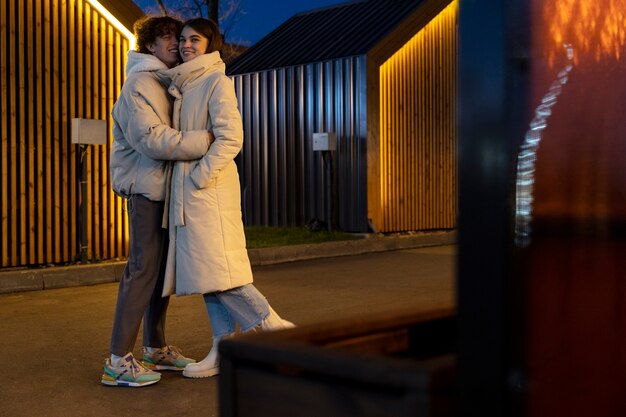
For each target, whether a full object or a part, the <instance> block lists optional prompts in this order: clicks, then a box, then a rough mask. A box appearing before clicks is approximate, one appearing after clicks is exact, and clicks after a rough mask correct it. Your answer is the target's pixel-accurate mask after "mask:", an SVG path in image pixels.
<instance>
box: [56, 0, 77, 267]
mask: <svg viewBox="0 0 626 417" xmlns="http://www.w3.org/2000/svg"><path fill="white" fill-rule="evenodd" d="M67 7H68V0H61V1H60V3H59V26H57V28H58V29H59V36H60V39H59V41H60V42H59V43H60V50H59V58H60V59H59V64H60V66H59V75H60V82H61V88H60V90H59V98H60V103H61V109H60V114H59V120H58V122H59V142H58V146H59V150H60V158H61V160H60V161H59V176H60V191H61V192H60V195H59V197H58V198H59V200H58V203H59V214H60V216H61V217H60V219H59V220H60V222H59V227H60V230H59V232H58V233H59V235H60V236H59V237H60V239H61V261H62V262H68V261H70V260H72V257H73V253H71V252H70V245H69V241H70V238H69V229H70V223H71V222H74V221H75V219H71V218H70V211H69V205H70V200H69V188H70V184H71V179H70V178H69V177H68V176H69V166H68V165H69V147H70V144H69V141H70V135H69V123H70V122H69V113H68V111H69V100H68V94H67V92H68V74H69V69H68V45H67V42H68V31H67Z"/></svg>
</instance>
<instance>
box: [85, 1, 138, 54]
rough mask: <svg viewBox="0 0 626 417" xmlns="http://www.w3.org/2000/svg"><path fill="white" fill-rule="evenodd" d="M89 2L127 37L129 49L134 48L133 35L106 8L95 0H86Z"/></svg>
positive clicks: (134, 40)
mask: <svg viewBox="0 0 626 417" xmlns="http://www.w3.org/2000/svg"><path fill="white" fill-rule="evenodd" d="M87 1H88V2H89V4H91V5H92V6H93V7H94V8H95V9H96V10H97V11H98V13H100V14H101V15H102V16H104V18H105V19H107V20H108V21H109V22H110V23H111V24H112V25H113V26H115V28H116V29H117V30H119V31H120V32H122V34H123V35H124V36H126V38H127V39H128V43H129V45H130V49H131V50H134V49H135V43H136V39H135V35H134V34H133V33H132V32H131V31H130V30H128V29H127V28H126V26H124V25H123V24H122V23H121V22H120V21H119V20H117V18H116V17H115V16H113V15H112V14H111V12H109V11H108V10H107V9H105V8H104V6H103V5H101V4H100V3H99V2H98V1H97V0H87Z"/></svg>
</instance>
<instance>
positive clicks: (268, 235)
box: [245, 226, 363, 249]
mask: <svg viewBox="0 0 626 417" xmlns="http://www.w3.org/2000/svg"><path fill="white" fill-rule="evenodd" d="M245 231H246V244H247V247H248V249H258V248H269V247H273V246H289V245H303V244H306V243H321V242H330V241H334V240H354V239H362V238H363V236H360V235H354V234H351V233H345V232H341V231H333V232H328V231H326V230H321V231H318V232H313V231H311V230H309V229H305V228H304V227H264V226H246V227H245Z"/></svg>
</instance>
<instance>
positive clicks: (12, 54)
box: [7, 3, 20, 263]
mask: <svg viewBox="0 0 626 417" xmlns="http://www.w3.org/2000/svg"><path fill="white" fill-rule="evenodd" d="M15 6H16V5H15V3H13V4H11V3H9V40H8V42H7V46H8V48H9V65H10V67H9V68H10V69H9V160H8V161H7V164H8V165H9V177H8V178H9V207H10V210H9V216H10V217H9V218H10V219H11V220H12V221H11V222H10V223H9V229H10V231H11V233H10V236H11V242H13V243H14V244H13V245H12V250H11V252H10V256H9V262H12V263H14V262H17V258H18V248H19V247H20V245H19V240H18V236H17V230H18V227H19V223H18V222H19V218H18V217H17V205H18V204H19V200H18V194H17V187H16V183H15V180H14V178H18V177H17V175H18V166H19V165H18V164H17V123H18V120H17V113H18V109H17V85H18V83H19V78H18V73H17V68H16V63H17V50H18V49H19V46H18V37H17V34H18V27H17V22H16V18H15V14H16V10H15Z"/></svg>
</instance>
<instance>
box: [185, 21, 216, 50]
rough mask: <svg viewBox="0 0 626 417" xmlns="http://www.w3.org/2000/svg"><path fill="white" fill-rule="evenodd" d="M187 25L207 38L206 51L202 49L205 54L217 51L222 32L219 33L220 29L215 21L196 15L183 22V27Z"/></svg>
mask: <svg viewBox="0 0 626 417" xmlns="http://www.w3.org/2000/svg"><path fill="white" fill-rule="evenodd" d="M187 26H189V27H190V28H192V29H193V30H195V31H196V32H198V33H199V34H201V35H202V36H204V37H205V38H207V39H208V40H209V45H208V46H207V48H206V51H204V53H205V54H210V53H211V52H215V51H219V50H221V49H222V45H223V44H224V40H223V38H222V34H221V33H220V29H219V27H218V26H217V23H215V22H214V21H212V20H210V19H204V18H202V17H198V18H195V19H190V20H187V21H186V22H185V23H183V29H184V28H186V27H187Z"/></svg>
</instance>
